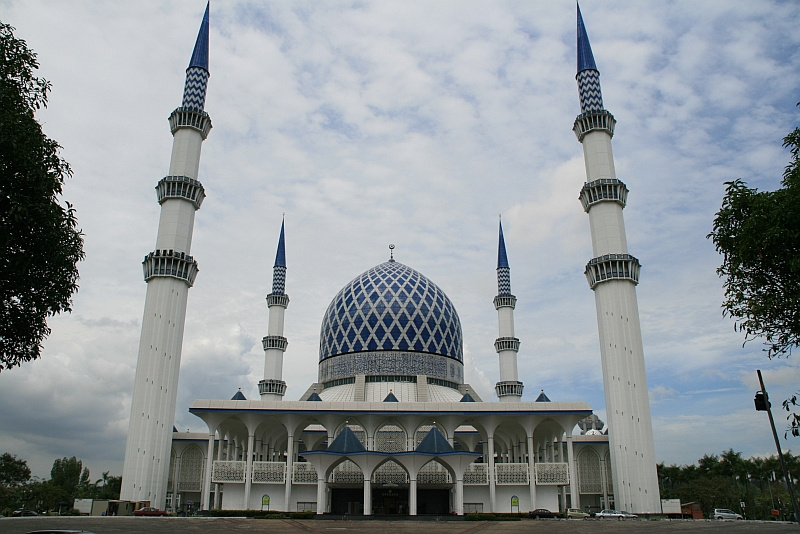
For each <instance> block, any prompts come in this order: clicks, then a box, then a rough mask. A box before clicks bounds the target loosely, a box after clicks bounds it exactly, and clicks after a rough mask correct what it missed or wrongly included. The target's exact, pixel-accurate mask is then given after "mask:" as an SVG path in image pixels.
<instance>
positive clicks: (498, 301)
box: [494, 295, 517, 310]
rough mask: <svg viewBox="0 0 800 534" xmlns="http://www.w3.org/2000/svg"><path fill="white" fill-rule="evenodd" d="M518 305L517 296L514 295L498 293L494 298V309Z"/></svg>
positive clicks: (512, 307)
mask: <svg viewBox="0 0 800 534" xmlns="http://www.w3.org/2000/svg"><path fill="white" fill-rule="evenodd" d="M516 305H517V297H515V296H514V295H497V296H496V297H495V298H494V309H495V310H499V309H500V308H511V309H512V310H513V309H514V308H515V307H516Z"/></svg>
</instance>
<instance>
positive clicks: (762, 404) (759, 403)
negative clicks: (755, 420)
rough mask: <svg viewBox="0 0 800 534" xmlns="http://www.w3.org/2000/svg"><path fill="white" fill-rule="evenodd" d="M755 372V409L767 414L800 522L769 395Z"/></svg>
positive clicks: (795, 517) (759, 375) (799, 518)
mask: <svg viewBox="0 0 800 534" xmlns="http://www.w3.org/2000/svg"><path fill="white" fill-rule="evenodd" d="M756 373H758V384H759V385H760V386H761V396H759V394H758V393H756V398H755V403H756V411H766V412H767V415H769V425H770V427H772V437H774V438H775V448H777V449H778V459H779V460H780V461H781V469H783V478H784V480H786V487H787V488H789V498H790V499H791V500H792V508H793V509H794V521H795V522H796V523H800V515H798V513H797V500H796V499H795V498H794V488H793V487H792V480H791V479H790V478H789V471H788V470H787V469H786V462H784V461H783V453H782V452H781V444H780V441H778V432H776V431H775V420H774V419H773V418H772V409H771V405H770V402H769V395H767V388H765V387H764V379H763V378H761V370H760V369H756ZM759 397H761V398H759Z"/></svg>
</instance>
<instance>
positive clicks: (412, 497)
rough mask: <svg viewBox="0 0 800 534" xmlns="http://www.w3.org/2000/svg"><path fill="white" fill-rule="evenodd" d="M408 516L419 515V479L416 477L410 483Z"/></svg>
mask: <svg viewBox="0 0 800 534" xmlns="http://www.w3.org/2000/svg"><path fill="white" fill-rule="evenodd" d="M408 515H417V478H416V475H415V476H414V477H413V478H411V479H410V480H409V482H408Z"/></svg>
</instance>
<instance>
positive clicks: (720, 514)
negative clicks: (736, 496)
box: [711, 508, 744, 519]
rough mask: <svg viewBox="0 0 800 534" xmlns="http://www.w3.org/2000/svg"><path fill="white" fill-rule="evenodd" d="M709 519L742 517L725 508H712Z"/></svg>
mask: <svg viewBox="0 0 800 534" xmlns="http://www.w3.org/2000/svg"><path fill="white" fill-rule="evenodd" d="M711 519H744V518H743V517H742V516H740V515H739V514H737V513H736V512H734V511H733V510H728V509H727V508H714V511H713V512H711Z"/></svg>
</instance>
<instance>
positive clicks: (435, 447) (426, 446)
mask: <svg viewBox="0 0 800 534" xmlns="http://www.w3.org/2000/svg"><path fill="white" fill-rule="evenodd" d="M416 452H421V453H424V454H447V453H450V452H455V450H454V449H453V447H452V445H450V444H449V443H448V442H447V439H446V438H445V437H444V436H443V435H442V433H441V432H439V429H438V428H436V427H433V428H431V430H430V432H428V435H427V436H425V439H423V440H422V441H421V442H420V443H419V445H418V446H417V449H416Z"/></svg>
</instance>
